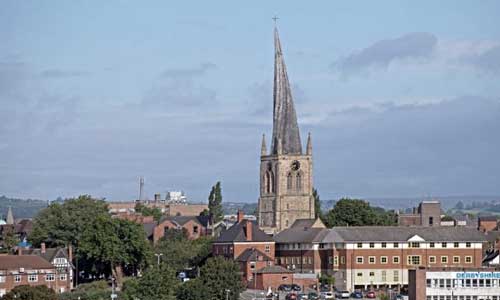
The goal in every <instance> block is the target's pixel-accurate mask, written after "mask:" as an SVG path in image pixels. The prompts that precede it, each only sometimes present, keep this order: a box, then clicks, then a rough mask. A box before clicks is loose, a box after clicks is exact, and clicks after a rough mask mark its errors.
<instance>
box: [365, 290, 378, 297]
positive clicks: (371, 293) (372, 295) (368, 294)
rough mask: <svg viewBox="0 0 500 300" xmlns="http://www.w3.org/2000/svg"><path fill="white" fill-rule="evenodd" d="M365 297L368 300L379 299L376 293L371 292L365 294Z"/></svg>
mask: <svg viewBox="0 0 500 300" xmlns="http://www.w3.org/2000/svg"><path fill="white" fill-rule="evenodd" d="M365 297H366V298H368V299H375V298H376V297H377V295H375V292H374V291H369V292H367V293H366V294H365Z"/></svg>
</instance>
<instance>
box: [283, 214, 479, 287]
mask: <svg viewBox="0 0 500 300" xmlns="http://www.w3.org/2000/svg"><path fill="white" fill-rule="evenodd" d="M309 222H311V221H309ZM310 224H314V225H310V226H309V224H307V221H306V220H299V221H297V222H296V223H295V224H294V225H293V226H292V227H291V228H289V229H287V230H284V231H283V232H281V233H280V234H278V235H276V237H275V240H276V264H277V265H280V266H283V267H285V268H287V269H289V270H292V271H294V272H298V273H315V274H321V273H323V274H330V275H333V276H334V277H335V279H336V280H335V286H336V287H337V288H339V289H347V290H350V291H352V290H354V289H367V288H369V287H373V288H383V287H386V288H396V289H401V288H406V287H407V285H408V270H411V269H415V268H418V267H419V266H429V267H463V268H471V267H480V266H481V262H482V258H483V251H482V250H483V243H484V242H485V241H486V240H485V237H484V234H482V233H480V232H478V231H477V230H475V229H472V228H465V227H451V228H450V227H432V228H430V227H395V226H394V227H391V226H365V227H334V228H332V229H327V228H324V226H323V227H322V226H321V224H319V223H318V221H315V222H311V223H310Z"/></svg>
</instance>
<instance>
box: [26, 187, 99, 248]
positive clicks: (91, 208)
mask: <svg viewBox="0 0 500 300" xmlns="http://www.w3.org/2000/svg"><path fill="white" fill-rule="evenodd" d="M101 216H108V206H107V204H106V202H104V200H98V199H93V198H92V197H91V196H89V195H82V196H79V197H78V198H73V199H68V200H66V201H65V202H64V203H62V204H60V203H52V204H51V205H50V206H49V207H47V208H46V209H43V210H42V211H41V212H40V213H39V214H38V215H37V216H36V217H35V219H34V223H33V232H32V233H31V235H30V236H29V240H30V241H31V242H32V243H33V244H34V245H35V246H39V245H40V243H42V242H45V243H46V244H47V247H56V246H65V245H68V244H72V245H73V246H75V247H78V241H79V240H80V239H81V237H82V233H83V229H85V228H86V227H87V226H88V225H89V224H92V223H94V222H95V221H96V219H97V218H99V217H101Z"/></svg>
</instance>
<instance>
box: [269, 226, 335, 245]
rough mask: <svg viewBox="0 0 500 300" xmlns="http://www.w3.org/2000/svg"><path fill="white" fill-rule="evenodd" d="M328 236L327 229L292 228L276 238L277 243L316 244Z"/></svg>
mask: <svg viewBox="0 0 500 300" xmlns="http://www.w3.org/2000/svg"><path fill="white" fill-rule="evenodd" d="M327 234H328V229H325V228H308V227H290V228H288V229H285V230H283V231H281V232H280V233H278V234H277V235H275V236H274V240H275V241H276V243H314V242H321V241H322V239H323V237H325V236H326V235H327Z"/></svg>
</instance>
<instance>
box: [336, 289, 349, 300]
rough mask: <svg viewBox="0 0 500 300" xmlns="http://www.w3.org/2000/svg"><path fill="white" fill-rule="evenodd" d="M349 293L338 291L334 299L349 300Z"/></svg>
mask: <svg viewBox="0 0 500 300" xmlns="http://www.w3.org/2000/svg"><path fill="white" fill-rule="evenodd" d="M349 296H350V294H349V291H338V292H337V294H336V295H335V297H336V298H337V299H349Z"/></svg>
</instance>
